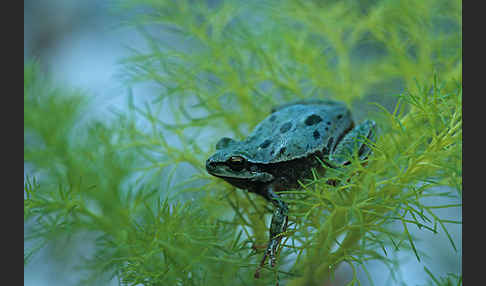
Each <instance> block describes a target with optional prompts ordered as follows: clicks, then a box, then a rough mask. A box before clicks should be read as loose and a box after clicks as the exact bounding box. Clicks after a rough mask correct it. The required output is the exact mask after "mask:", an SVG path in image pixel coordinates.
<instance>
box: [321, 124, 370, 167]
mask: <svg viewBox="0 0 486 286" xmlns="http://www.w3.org/2000/svg"><path fill="white" fill-rule="evenodd" d="M375 133H376V123H375V122H374V121H371V120H366V121H364V122H363V123H361V124H360V125H358V126H356V127H354V128H353V129H352V130H351V131H350V132H348V134H346V136H344V137H343V139H342V140H341V141H340V142H338V143H337V145H336V147H335V149H334V150H333V151H332V152H331V153H330V155H329V160H330V161H331V163H333V164H335V165H337V166H343V165H347V164H349V163H350V162H351V160H352V158H353V156H354V154H355V152H357V155H358V158H359V160H361V161H362V160H365V159H366V158H367V157H368V155H369V154H370V153H371V151H372V150H371V148H370V147H369V143H371V142H375Z"/></svg>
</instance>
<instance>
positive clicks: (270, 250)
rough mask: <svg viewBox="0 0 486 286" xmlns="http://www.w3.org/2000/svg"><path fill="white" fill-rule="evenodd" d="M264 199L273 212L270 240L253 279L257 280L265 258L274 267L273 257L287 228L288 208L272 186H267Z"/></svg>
mask: <svg viewBox="0 0 486 286" xmlns="http://www.w3.org/2000/svg"><path fill="white" fill-rule="evenodd" d="M266 198H267V199H268V200H269V201H271V202H272V204H273V205H274V206H275V210H274V212H273V216H272V222H271V224H270V240H269V242H268V245H267V249H266V250H265V254H264V255H263V258H262V261H261V262H260V265H259V267H258V268H257V270H256V271H255V277H256V278H258V277H259V275H260V269H261V268H262V267H263V265H264V264H265V260H266V259H267V256H269V257H270V265H271V266H272V267H274V266H275V259H276V258H275V255H276V252H277V247H278V245H279V243H280V240H281V239H282V235H281V234H282V233H283V232H285V230H286V228H287V222H288V216H287V215H288V212H289V208H288V206H287V204H286V203H285V202H283V201H282V200H281V198H280V197H279V195H277V194H276V193H275V191H274V188H273V187H272V186H269V187H268V189H267V191H266Z"/></svg>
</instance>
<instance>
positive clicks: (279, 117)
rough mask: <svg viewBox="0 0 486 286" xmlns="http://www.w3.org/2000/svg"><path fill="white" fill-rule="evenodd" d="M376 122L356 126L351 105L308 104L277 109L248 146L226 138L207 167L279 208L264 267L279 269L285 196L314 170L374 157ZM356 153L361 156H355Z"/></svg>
mask: <svg viewBox="0 0 486 286" xmlns="http://www.w3.org/2000/svg"><path fill="white" fill-rule="evenodd" d="M374 136H375V122H373V121H371V120H365V121H364V122H362V123H361V124H359V125H357V126H354V123H353V120H352V118H351V113H350V111H349V110H348V109H347V108H346V105H345V104H344V103H341V102H337V101H332V100H316V99H315V100H303V101H296V102H293V103H289V104H284V105H281V106H278V107H276V108H273V109H272V112H271V114H270V115H269V116H268V117H266V118H265V119H264V120H263V121H261V122H260V123H259V124H258V125H257V126H256V127H255V129H254V130H253V131H252V132H251V134H250V135H249V136H248V137H247V138H246V139H244V140H242V141H236V140H233V139H231V138H227V137H224V138H222V139H220V140H219V141H218V142H217V144H216V152H215V153H214V154H213V155H212V156H211V157H209V159H208V160H207V161H206V170H207V172H208V173H209V174H211V175H213V176H216V177H218V178H222V179H223V180H225V181H227V182H228V183H230V184H231V185H233V186H235V187H237V188H239V189H244V190H247V191H249V192H252V193H256V194H258V195H261V196H263V197H264V198H265V199H267V200H268V201H270V202H271V203H272V204H273V205H274V206H275V211H274V213H273V216H272V220H271V224H270V239H269V242H268V245H267V247H266V250H265V253H264V255H263V258H262V260H261V263H260V266H259V267H258V268H257V271H256V272H255V277H258V275H259V270H260V269H261V267H263V265H264V264H265V260H266V258H267V256H268V257H269V258H270V265H271V266H272V267H274V266H275V260H276V258H275V254H276V251H277V247H278V245H279V243H280V240H281V238H282V235H281V234H282V233H283V232H285V230H286V227H287V220H288V218H287V215H288V206H287V204H286V203H285V202H284V201H282V199H281V198H280V195H279V194H278V193H279V192H282V191H285V190H289V189H295V188H298V187H299V184H298V180H302V179H305V178H310V177H311V176H312V171H311V170H312V169H313V168H315V169H318V170H320V171H321V172H322V171H324V169H325V168H323V167H322V165H321V164H322V163H321V162H323V163H324V164H326V165H327V166H328V167H331V168H338V167H341V166H344V165H347V164H349V163H350V161H351V160H352V158H355V157H353V156H354V154H357V155H358V157H359V159H360V160H364V159H366V158H367V156H368V155H369V154H370V153H371V149H370V147H369V144H368V143H369V142H373V141H374ZM355 152H356V153H355Z"/></svg>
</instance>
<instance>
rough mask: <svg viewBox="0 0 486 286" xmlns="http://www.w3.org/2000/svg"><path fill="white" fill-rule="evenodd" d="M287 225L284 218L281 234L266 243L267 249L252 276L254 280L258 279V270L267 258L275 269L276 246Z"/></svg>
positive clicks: (286, 220)
mask: <svg viewBox="0 0 486 286" xmlns="http://www.w3.org/2000/svg"><path fill="white" fill-rule="evenodd" d="M287 225H288V219H287V217H286V218H285V224H284V227H283V230H282V232H281V233H279V234H278V235H276V236H274V237H272V238H271V240H270V242H269V243H268V245H267V248H266V250H265V253H264V254H263V258H262V261H261V262H260V265H259V266H258V268H257V269H256V271H255V275H254V276H255V278H259V277H260V270H261V269H262V268H263V266H264V265H265V261H266V260H267V257H269V258H270V266H271V267H272V268H273V267H275V264H276V260H277V258H276V254H277V249H278V246H279V245H280V241H281V240H282V237H283V233H284V232H285V231H286V230H287Z"/></svg>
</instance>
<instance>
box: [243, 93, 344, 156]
mask: <svg viewBox="0 0 486 286" xmlns="http://www.w3.org/2000/svg"><path fill="white" fill-rule="evenodd" d="M352 127H353V121H352V119H351V114H350V112H349V110H348V109H347V108H346V106H345V105H344V104H343V103H340V102H335V101H316V100H313V101H308V102H306V101H302V102H296V103H293V104H286V105H282V106H280V107H278V108H276V109H274V111H273V113H272V114H271V115H270V116H269V117H267V118H266V119H264V120H263V121H262V122H260V124H258V125H257V126H256V127H255V130H254V131H253V132H252V134H251V135H250V136H249V137H248V138H247V139H246V140H245V141H244V142H243V143H246V144H243V146H248V150H246V152H245V153H246V154H247V155H248V157H249V158H248V159H250V160H252V161H254V162H261V163H277V162H283V161H289V160H293V159H298V158H302V157H305V156H308V155H310V154H313V153H316V152H319V151H321V152H323V153H324V154H328V153H329V151H330V150H332V148H334V146H335V144H336V142H337V141H338V140H339V138H337V136H340V135H341V134H344V133H345V132H346V131H347V130H349V129H351V128H352ZM250 146H253V148H252V147H250ZM254 146H257V148H256V150H255V147H254Z"/></svg>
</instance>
